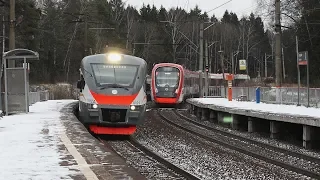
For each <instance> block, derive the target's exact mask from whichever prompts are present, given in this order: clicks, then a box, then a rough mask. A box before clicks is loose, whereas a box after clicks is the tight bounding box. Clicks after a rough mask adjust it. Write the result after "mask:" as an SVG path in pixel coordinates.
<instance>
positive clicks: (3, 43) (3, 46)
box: [0, 5, 6, 78]
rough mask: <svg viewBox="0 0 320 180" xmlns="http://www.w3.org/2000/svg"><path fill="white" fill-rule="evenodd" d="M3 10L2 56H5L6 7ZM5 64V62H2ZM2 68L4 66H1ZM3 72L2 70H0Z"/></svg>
mask: <svg viewBox="0 0 320 180" xmlns="http://www.w3.org/2000/svg"><path fill="white" fill-rule="evenodd" d="M2 10H3V14H2V55H3V54H4V48H5V43H6V31H5V30H6V25H5V23H4V16H5V15H4V5H3V7H2ZM2 63H3V62H2ZM1 67H2V65H1ZM0 72H1V70H0ZM0 78H1V75H0Z"/></svg>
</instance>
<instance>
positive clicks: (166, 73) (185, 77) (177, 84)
mask: <svg viewBox="0 0 320 180" xmlns="http://www.w3.org/2000/svg"><path fill="white" fill-rule="evenodd" d="M198 81H199V73H198V72H193V71H189V70H187V69H185V68H184V67H183V66H181V65H179V64H173V63H160V64H156V65H155V66H154V67H153V69H152V74H151V99H152V101H154V102H155V103H156V104H158V105H176V104H180V103H181V102H183V100H184V99H186V98H188V97H196V96H198V95H199V82H198Z"/></svg>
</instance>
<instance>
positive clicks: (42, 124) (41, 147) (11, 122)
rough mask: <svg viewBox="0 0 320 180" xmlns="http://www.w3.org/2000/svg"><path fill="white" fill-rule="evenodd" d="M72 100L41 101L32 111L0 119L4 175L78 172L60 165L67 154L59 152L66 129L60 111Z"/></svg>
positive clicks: (51, 176)
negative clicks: (61, 134) (62, 134)
mask: <svg viewBox="0 0 320 180" xmlns="http://www.w3.org/2000/svg"><path fill="white" fill-rule="evenodd" d="M71 102H74V100H60V101H46V102H38V103H36V104H34V105H33V106H31V107H30V113H29V114H18V115H12V116H5V117H3V118H2V119H0V139H1V140H0V179H6V180H11V179H14V180H18V179H48V180H49V179H71V177H70V176H71V175H72V174H76V172H75V171H71V170H69V169H68V167H63V166H60V165H59V163H61V161H62V160H61V159H62V158H64V157H66V155H67V154H63V153H61V151H60V152H59V147H61V146H62V145H63V144H62V143H61V141H60V137H59V134H60V133H62V132H63V131H64V128H63V125H62V124H60V121H59V117H60V115H61V114H60V112H59V111H60V110H61V109H62V107H63V106H65V105H67V104H69V103H71ZM74 169H77V168H74Z"/></svg>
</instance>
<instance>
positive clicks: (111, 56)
mask: <svg viewBox="0 0 320 180" xmlns="http://www.w3.org/2000/svg"><path fill="white" fill-rule="evenodd" d="M108 60H109V61H112V62H118V61H120V60H121V55H120V54H118V53H110V54H108Z"/></svg>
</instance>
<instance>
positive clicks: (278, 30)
mask: <svg viewBox="0 0 320 180" xmlns="http://www.w3.org/2000/svg"><path fill="white" fill-rule="evenodd" d="M275 5H276V11H275V16H276V17H275V31H276V34H275V38H276V52H275V56H276V63H275V66H276V67H275V69H276V86H277V87H280V86H281V79H282V78H281V23H280V14H281V12H280V0H275Z"/></svg>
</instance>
